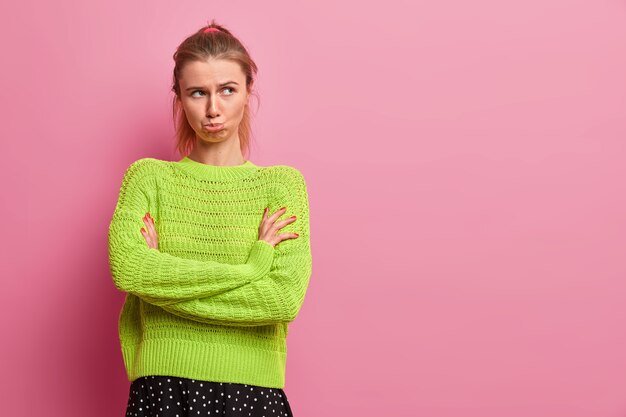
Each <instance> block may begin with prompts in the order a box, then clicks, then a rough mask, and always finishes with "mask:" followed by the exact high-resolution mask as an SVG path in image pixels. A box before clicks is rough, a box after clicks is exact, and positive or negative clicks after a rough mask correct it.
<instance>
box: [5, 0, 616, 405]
mask: <svg viewBox="0 0 626 417" xmlns="http://www.w3.org/2000/svg"><path fill="white" fill-rule="evenodd" d="M2 9H3V10H1V11H0V15H1V16H2V24H1V25H0V31H2V33H1V35H2V36H1V37H0V42H1V45H0V46H1V47H2V49H1V50H2V55H3V59H2V61H3V64H2V66H1V68H2V69H1V71H2V77H0V80H1V81H0V82H1V83H2V85H1V86H0V87H1V89H2V94H3V100H2V101H1V103H2V104H1V105H2V115H3V116H2V117H3V120H2V125H1V127H2V130H3V139H2V148H3V155H4V159H3V163H2V164H0V170H1V173H2V178H3V179H4V181H3V193H2V213H1V216H0V218H1V219H2V232H1V234H2V236H3V239H0V245H1V247H0V252H1V253H2V258H3V259H2V265H3V270H4V271H3V279H2V280H1V281H0V282H1V284H2V288H1V294H2V297H3V300H2V303H0V305H1V306H2V307H1V308H2V311H1V313H2V314H0V317H1V320H2V325H3V329H4V335H3V343H2V344H1V351H0V355H1V356H2V358H3V363H2V376H3V377H2V378H1V379H0V384H1V386H0V392H2V398H3V400H2V405H1V406H0V407H1V410H2V411H1V414H2V415H7V416H9V415H11V416H18V415H19V416H35V415H37V416H39V415H46V416H87V415H89V416H94V417H105V416H107V417H108V416H122V415H123V414H124V411H125V406H126V399H127V395H128V387H129V383H128V381H127V380H126V379H125V373H124V368H123V363H122V358H121V353H120V351H119V341H118V338H117V316H118V313H119V309H120V308H121V305H122V303H123V298H124V296H123V294H122V293H120V292H118V291H117V290H116V289H115V288H114V286H113V283H112V281H111V278H110V275H109V271H108V265H107V253H106V232H107V227H108V223H109V220H110V216H111V214H112V210H113V208H114V205H115V200H116V198H117V192H118V190H119V185H120V181H121V176H122V174H123V170H124V169H125V167H126V166H127V165H128V164H129V163H130V162H131V161H133V160H135V159H138V158H141V157H146V156H151V157H156V158H161V159H177V157H178V156H177V155H176V154H174V153H173V152H172V146H173V142H172V134H173V129H172V125H171V122H170V108H169V102H170V98H171V96H170V92H169V88H170V77H171V70H172V58H171V56H172V54H173V52H174V49H175V47H176V45H177V44H178V43H179V42H180V41H181V40H182V39H183V38H184V37H185V36H187V35H188V34H190V33H192V32H193V31H194V30H196V29H197V28H198V27H200V26H201V25H203V24H204V23H206V22H207V21H208V20H210V19H211V18H213V17H214V18H216V19H218V21H219V22H221V23H223V24H225V25H226V26H227V27H229V28H230V29H232V30H233V31H234V32H235V33H236V34H238V35H239V36H240V37H241V38H242V39H243V40H244V42H245V43H246V44H247V45H248V47H249V48H250V50H251V53H252V54H253V56H254V57H255V59H256V60H257V63H258V65H259V67H260V76H259V86H258V87H259V94H260V96H261V107H260V110H259V112H258V114H257V118H256V122H255V132H256V142H255V144H254V147H253V149H252V155H251V158H250V159H251V160H252V161H253V162H255V163H257V164H258V165H271V164H289V165H293V166H296V167H298V168H299V169H300V170H301V171H302V172H303V173H304V174H305V176H306V178H307V181H308V185H309V192H310V202H311V224H312V245H313V247H312V250H313V255H314V267H313V276H312V279H311V286H310V289H309V292H308V293H307V299H306V302H305V304H304V307H303V308H302V310H301V313H300V316H299V317H298V319H297V320H296V321H295V322H294V323H293V324H292V326H291V331H290V335H289V355H288V357H289V359H288V365H287V386H286V387H285V392H286V393H287V395H288V397H289V400H290V403H291V405H292V408H293V410H294V413H295V415H296V417H307V416H360V417H369V416H383V415H384V416H425V417H503V416H506V417H529V416H532V417H544V416H545V417H560V416H563V417H618V416H624V415H626V394H625V393H626V378H625V377H624V375H626V354H625V352H626V331H624V329H625V328H626V303H625V302H624V299H625V297H626V266H625V264H624V251H625V249H626V239H625V238H624V236H625V232H626V220H625V218H626V217H625V215H624V213H625V212H626V189H625V186H624V183H625V182H624V179H625V175H626V163H625V162H626V161H625V156H626V145H625V140H626V117H625V115H624V110H625V107H626V78H625V77H624V74H626V54H625V50H624V45H625V42H626V24H625V23H624V20H625V18H626V3H625V2H624V1H616V0H613V1H593V2H591V1H577V0H567V1H566V0H530V1H524V2H503V1H496V0H478V1H473V2H468V1H460V0H457V1H438V2H431V1H429V2H426V1H417V2H416V1H411V2H409V1H399V0H396V1H391V2H383V3H371V4H369V5H368V4H367V3H364V2H356V1H350V2H340V3H336V2H330V1H322V2H319V1H317V2H311V3H308V4H304V5H302V4H301V3H299V2H286V1H285V2H281V3H277V2H269V3H268V2H246V3H243V2H207V1H186V2H182V3H181V2H171V1H162V0H153V1H150V2H147V1H144V2H132V1H131V2H129V1H117V0H113V1H107V2H99V3H93V2H70V1H62V2H58V1H57V2H37V3H35V2H33V1H21V2H12V3H10V4H4V5H3V6H2Z"/></svg>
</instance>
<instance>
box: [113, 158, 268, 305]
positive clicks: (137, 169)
mask: <svg viewBox="0 0 626 417" xmlns="http://www.w3.org/2000/svg"><path fill="white" fill-rule="evenodd" d="M156 162H158V160H155V159H152V158H143V159H139V160H137V161H135V162H133V163H132V164H131V165H130V166H129V167H128V168H127V170H126V172H125V174H124V178H123V180H122V185H121V187H120V193H119V198H118V201H117V204H116V206H115V210H114V212H113V216H112V219H111V222H110V224H109V231H108V252H109V267H110V270H111V275H112V277H113V282H114V283H115V286H116V288H117V289H119V290H121V291H124V292H127V293H130V294H134V295H137V296H139V297H142V298H144V299H146V300H149V302H151V303H153V304H155V305H161V304H163V303H172V302H176V301H184V300H195V299H198V298H203V297H210V296H214V295H217V294H220V293H223V292H225V291H228V290H232V289H234V288H237V287H240V286H242V285H245V284H248V283H250V282H253V281H255V280H258V279H261V278H262V277H265V276H266V275H267V273H268V272H269V270H270V268H271V265H272V261H273V257H274V248H273V247H272V245H270V244H269V243H267V242H265V241H261V240H257V241H255V242H253V243H252V244H251V247H250V252H249V256H248V259H247V262H246V263H244V264H236V265H232V264H224V263H219V262H214V261H200V260H194V259H184V258H179V257H176V256H173V255H170V254H167V253H163V252H159V251H158V250H156V249H152V248H150V247H148V245H147V244H146V241H145V239H144V237H143V236H142V235H141V232H140V229H141V228H142V227H144V228H145V224H144V223H143V220H142V218H143V216H144V215H145V214H146V212H148V211H149V204H150V200H151V199H150V198H149V194H150V193H151V190H154V189H156V186H155V182H156V179H157V178H158V172H159V168H161V167H159V166H158V165H157V164H156Z"/></svg>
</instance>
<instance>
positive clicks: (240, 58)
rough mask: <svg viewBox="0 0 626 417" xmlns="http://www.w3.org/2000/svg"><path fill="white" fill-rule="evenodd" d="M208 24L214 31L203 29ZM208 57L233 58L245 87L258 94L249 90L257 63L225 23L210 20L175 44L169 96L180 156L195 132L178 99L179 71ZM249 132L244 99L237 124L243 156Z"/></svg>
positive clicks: (187, 150) (190, 147)
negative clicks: (171, 96)
mask: <svg viewBox="0 0 626 417" xmlns="http://www.w3.org/2000/svg"><path fill="white" fill-rule="evenodd" d="M208 28H216V29H219V32H217V31H209V32H208V33H205V32H204V31H205V30H206V29H208ZM210 58H213V59H227V60H231V61H233V62H236V63H237V64H239V66H240V67H241V70H242V71H243V73H244V74H245V76H246V89H247V90H248V91H249V92H250V94H251V95H254V96H255V97H257V99H258V98H259V97H258V95H257V94H256V90H254V91H252V90H251V88H252V84H253V82H254V80H255V77H256V73H257V66H256V64H255V62H254V61H253V60H252V58H251V57H250V54H249V53H248V51H247V49H246V48H245V47H244V46H243V45H242V43H241V42H240V41H239V40H238V39H237V38H236V37H235V36H233V34H232V33H231V32H230V31H229V30H228V29H226V28H225V27H224V26H222V25H219V24H217V23H215V20H214V19H213V20H211V23H210V24H209V25H207V26H204V27H202V28H200V29H199V30H198V31H197V32H196V33H194V34H193V35H191V36H189V37H188V38H187V39H185V40H184V41H183V42H182V43H181V44H180V45H179V46H178V48H176V52H175V53H174V62H175V65H174V74H173V82H172V91H173V92H174V94H175V96H174V98H173V100H172V116H173V118H174V126H175V127H176V134H175V136H176V143H175V148H176V150H177V151H178V153H179V154H180V155H181V156H186V155H189V153H190V152H191V151H192V150H193V147H194V144H195V142H196V140H197V138H196V132H195V131H194V130H193V128H192V127H191V126H190V125H189V122H188V121H187V118H186V117H185V112H184V109H183V106H182V104H181V100H180V98H181V97H180V85H179V79H180V74H181V71H182V69H183V67H184V66H185V64H187V63H188V62H192V61H206V60H208V59H210ZM251 136H252V129H251V125H250V108H249V105H248V104H247V103H246V106H245V108H244V113H243V117H242V119H241V123H240V124H239V139H240V142H241V153H242V154H243V155H244V158H246V156H245V155H246V153H247V152H248V150H249V148H250V139H251Z"/></svg>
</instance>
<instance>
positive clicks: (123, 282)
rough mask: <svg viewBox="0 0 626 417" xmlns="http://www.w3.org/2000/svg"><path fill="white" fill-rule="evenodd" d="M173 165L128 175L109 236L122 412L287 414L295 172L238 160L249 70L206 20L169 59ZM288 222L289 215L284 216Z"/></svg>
mask: <svg viewBox="0 0 626 417" xmlns="http://www.w3.org/2000/svg"><path fill="white" fill-rule="evenodd" d="M174 60H175V68H174V80H173V87H172V90H173V92H174V93H175V97H174V100H173V105H174V118H175V122H176V128H177V148H178V150H179V152H180V153H181V154H184V155H186V156H184V157H183V158H182V159H181V160H179V161H176V162H172V161H164V160H159V159H154V158H142V159H139V160H137V161H135V162H133V163H132V164H130V166H129V167H128V168H127V170H126V172H125V174H124V178H123V180H122V185H121V187H120V195H119V199H118V201H117V204H116V207H115V211H114V213H113V216H112V219H111V223H110V226H109V232H108V242H109V245H108V247H109V264H110V268H111V274H112V277H113V281H114V283H115V286H116V288H118V289H119V290H121V291H124V292H125V293H127V295H126V300H125V302H124V306H123V307H122V311H121V313H120V316H119V336H120V343H121V350H122V355H123V359H124V365H125V367H126V372H127V375H128V379H129V381H131V382H132V383H131V386H130V392H129V398H128V405H127V413H126V415H128V416H157V415H158V416H164V417H167V416H181V417H182V416H187V415H188V416H192V415H193V416H197V415H216V414H220V415H229V416H291V415H292V412H291V408H290V405H289V402H288V401H287V397H286V395H285V393H284V391H283V388H284V385H285V367H286V359H287V349H286V337H287V333H288V325H289V323H290V322H292V321H293V320H294V319H295V318H296V316H297V314H298V312H299V310H300V307H301V306H302V303H303V301H304V296H305V293H306V290H307V287H308V282H309V278H310V275H311V251H310V239H309V205H308V195H307V189H306V184H305V181H304V177H303V176H302V174H301V173H300V172H299V171H298V170H297V169H295V168H293V167H290V166H286V165H276V166H269V167H260V166H257V165H255V164H253V163H252V162H251V161H250V160H246V159H244V157H243V154H244V153H245V151H246V150H247V148H248V142H249V135H250V123H249V107H248V99H249V96H250V93H251V89H252V86H253V79H254V76H255V75H256V65H255V64H254V62H253V61H252V59H251V58H250V56H249V54H248V52H247V51H246V49H245V48H244V47H243V46H242V44H241V43H240V42H239V41H238V40H237V39H236V38H235V37H234V36H233V35H232V34H231V33H230V32H229V31H228V30H226V29H225V28H224V27H223V26H220V25H217V24H215V23H214V22H211V24H210V25H209V26H207V27H204V28H202V29H200V30H199V31H198V32H196V33H195V34H193V35H191V36H190V37H188V38H187V39H186V40H185V41H183V43H182V44H181V45H180V46H179V47H178V48H177V51H176V53H175V54H174ZM285 214H290V217H284V218H283V217H282V216H284V215H285Z"/></svg>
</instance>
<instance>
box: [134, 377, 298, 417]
mask: <svg viewBox="0 0 626 417" xmlns="http://www.w3.org/2000/svg"><path fill="white" fill-rule="evenodd" d="M126 416H128V417H186V416H233V417H293V414H292V412H291V407H290V406H289V401H287V396H286V395H285V392H284V391H283V390H282V389H280V388H265V387H259V386H256V385H250V384H236V383H228V382H208V381H200V380H197V379H188V378H180V377H171V376H144V377H141V378H137V379H135V380H134V381H133V382H132V383H131V385H130V392H129V396H128V405H127V407H126Z"/></svg>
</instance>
